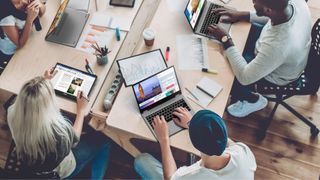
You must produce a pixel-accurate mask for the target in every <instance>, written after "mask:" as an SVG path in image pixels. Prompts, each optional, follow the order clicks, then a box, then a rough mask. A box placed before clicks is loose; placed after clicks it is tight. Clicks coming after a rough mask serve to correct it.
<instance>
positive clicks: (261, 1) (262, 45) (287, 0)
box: [208, 0, 312, 117]
mask: <svg viewBox="0 0 320 180" xmlns="http://www.w3.org/2000/svg"><path fill="white" fill-rule="evenodd" d="M253 4H254V8H255V10H256V13H250V12H239V11H235V10H226V9H217V10H216V12H217V13H218V14H223V15H226V16H227V18H226V19H225V21H230V22H238V21H250V22H252V23H259V24H262V25H264V27H263V29H262V31H261V34H260V37H259V38H258V40H257V42H249V43H251V45H252V46H255V48H252V49H253V51H254V52H251V53H252V54H253V58H252V59H248V58H247V59H245V58H244V57H243V56H242V55H241V53H240V51H239V50H238V48H237V47H236V46H234V43H233V41H232V38H231V37H230V35H229V34H228V33H227V32H225V31H224V30H223V29H222V28H221V27H219V26H218V25H210V26H209V28H208V30H209V32H210V33H211V34H212V35H213V36H215V37H216V38H217V39H218V40H220V41H221V42H222V45H223V47H224V52H225V54H226V56H227V58H228V60H229V62H230V65H231V68H232V71H233V73H234V74H235V76H236V81H235V82H234V85H233V89H232V92H231V96H232V98H231V103H233V104H232V105H230V106H229V107H228V108H227V111H228V112H229V114H231V115H232V116H235V117H245V116H247V115H249V114H250V113H252V112H255V111H258V110H260V109H263V108H264V107H266V106H267V103H268V101H267V99H266V98H265V97H263V96H262V95H260V94H258V93H253V91H254V85H255V84H259V83H261V84H265V83H267V84H268V83H271V84H273V85H278V86H284V85H287V84H289V83H291V82H293V81H295V80H296V79H298V78H299V76H300V75H301V73H302V72H303V70H304V68H305V67H306V64H307V60H308V53H309V49H310V45H311V28H312V24H311V16H310V12H309V9H308V6H307V4H306V2H305V1H303V0H254V1H253ZM250 35H252V34H250ZM247 43H248V42H247ZM249 53H250V52H249ZM246 56H247V55H246ZM246 56H245V57H246ZM248 57H249V56H248Z"/></svg>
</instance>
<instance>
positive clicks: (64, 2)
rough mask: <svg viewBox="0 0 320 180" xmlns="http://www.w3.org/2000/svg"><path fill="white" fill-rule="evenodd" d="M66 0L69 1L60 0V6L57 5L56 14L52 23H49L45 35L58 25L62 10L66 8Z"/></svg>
mask: <svg viewBox="0 0 320 180" xmlns="http://www.w3.org/2000/svg"><path fill="white" fill-rule="evenodd" d="M68 2H69V0H62V1H61V4H60V7H59V9H58V11H57V14H56V16H55V17H54V20H53V21H52V24H51V26H50V28H49V31H48V33H47V36H48V35H50V34H51V33H52V32H53V31H54V30H55V29H56V28H57V26H58V25H59V22H60V20H61V18H62V15H63V12H64V10H65V9H66V7H67V5H68Z"/></svg>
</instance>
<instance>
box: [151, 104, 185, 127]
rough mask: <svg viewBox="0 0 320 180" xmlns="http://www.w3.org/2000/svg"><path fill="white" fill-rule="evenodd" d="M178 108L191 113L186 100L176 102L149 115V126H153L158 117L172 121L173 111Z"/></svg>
mask: <svg viewBox="0 0 320 180" xmlns="http://www.w3.org/2000/svg"><path fill="white" fill-rule="evenodd" d="M177 107H184V108H186V109H187V110H188V111H190V110H191V109H190V108H189V106H188V105H187V103H186V102H185V101H184V99H181V100H179V101H176V102H174V103H172V104H170V105H168V106H166V107H164V108H162V109H161V110H159V111H157V112H155V113H153V114H151V115H149V116H147V117H146V119H147V121H148V122H149V124H150V125H151V127H152V128H153V126H152V121H153V118H154V117H156V116H164V118H165V119H166V121H167V122H169V121H171V120H172V118H173V115H172V113H173V111H174V110H175V109H176V108H177Z"/></svg>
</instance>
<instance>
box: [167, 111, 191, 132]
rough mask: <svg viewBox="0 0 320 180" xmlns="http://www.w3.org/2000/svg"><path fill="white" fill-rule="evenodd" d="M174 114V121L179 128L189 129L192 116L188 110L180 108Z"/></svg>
mask: <svg viewBox="0 0 320 180" xmlns="http://www.w3.org/2000/svg"><path fill="white" fill-rule="evenodd" d="M172 114H173V116H174V118H173V120H174V122H175V123H176V124H177V125H178V126H180V127H183V128H188V127H189V125H188V123H189V122H190V120H191V118H192V116H191V114H190V112H189V111H188V110H187V109H186V108H183V107H178V108H176V109H175V111H174V112H173V113H172Z"/></svg>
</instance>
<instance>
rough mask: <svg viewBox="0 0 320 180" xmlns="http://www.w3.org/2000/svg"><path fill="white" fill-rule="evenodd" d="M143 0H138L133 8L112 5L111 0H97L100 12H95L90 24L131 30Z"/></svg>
mask: <svg viewBox="0 0 320 180" xmlns="http://www.w3.org/2000/svg"><path fill="white" fill-rule="evenodd" d="M142 1H143V0H136V1H135V3H134V7H133V8H128V7H118V6H111V5H110V4H109V2H110V0H97V2H98V12H96V13H94V14H93V17H92V20H91V21H90V24H92V25H98V26H102V27H108V28H113V29H114V28H116V27H119V28H120V29H121V30H122V31H130V27H131V25H132V23H133V20H134V18H135V17H136V14H137V12H138V10H139V8H140V6H141V4H142Z"/></svg>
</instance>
